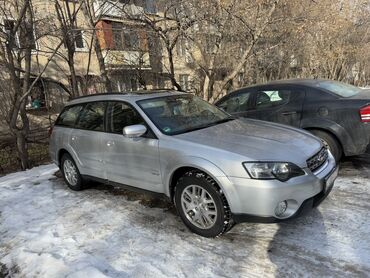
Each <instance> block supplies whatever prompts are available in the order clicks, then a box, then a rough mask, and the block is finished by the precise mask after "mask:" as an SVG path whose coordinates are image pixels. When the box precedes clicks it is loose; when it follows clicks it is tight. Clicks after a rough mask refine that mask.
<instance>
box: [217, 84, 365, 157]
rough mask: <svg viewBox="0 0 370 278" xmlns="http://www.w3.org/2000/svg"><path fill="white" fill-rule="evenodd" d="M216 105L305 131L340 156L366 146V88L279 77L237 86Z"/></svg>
mask: <svg viewBox="0 0 370 278" xmlns="http://www.w3.org/2000/svg"><path fill="white" fill-rule="evenodd" d="M216 105H217V106H219V107H220V108H222V109H223V110H225V111H226V112H228V113H230V114H232V115H235V116H240V117H248V118H255V119H260V120H265V121H271V122H277V123H282V124H287V125H292V126H295V127H300V128H303V129H306V130H309V131H310V132H312V133H313V134H315V135H316V136H318V137H320V138H321V139H322V140H323V141H324V143H325V144H326V145H327V146H328V147H329V149H330V150H331V152H332V154H333V155H334V157H335V158H336V159H337V160H339V159H340V158H341V156H342V155H343V154H344V155H346V156H352V155H358V154H362V153H364V152H365V151H366V148H368V147H370V90H363V89H360V88H357V87H354V86H352V85H348V84H345V83H341V82H337V81H332V80H320V79H291V80H280V81H274V82H271V83H267V84H264V85H256V86H251V87H246V88H242V89H239V90H237V91H234V92H231V93H230V94H228V95H226V96H224V97H223V98H222V99H220V100H219V101H218V102H217V103H216Z"/></svg>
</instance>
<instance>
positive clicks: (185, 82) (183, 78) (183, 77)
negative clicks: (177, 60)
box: [179, 74, 190, 91]
mask: <svg viewBox="0 0 370 278" xmlns="http://www.w3.org/2000/svg"><path fill="white" fill-rule="evenodd" d="M179 81H180V86H181V89H183V90H184V91H188V90H189V89H190V86H189V74H180V75H179Z"/></svg>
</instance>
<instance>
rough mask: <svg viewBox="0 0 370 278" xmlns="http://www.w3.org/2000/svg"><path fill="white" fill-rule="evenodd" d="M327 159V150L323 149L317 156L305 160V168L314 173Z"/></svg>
mask: <svg viewBox="0 0 370 278" xmlns="http://www.w3.org/2000/svg"><path fill="white" fill-rule="evenodd" d="M328 157H329V153H328V149H327V148H325V147H323V148H322V149H321V150H320V151H319V152H318V153H317V154H315V155H314V156H313V157H311V158H309V159H307V166H308V168H310V170H311V172H315V171H316V170H317V169H319V168H320V167H321V166H322V165H323V164H324V163H325V162H326V161H327V160H328Z"/></svg>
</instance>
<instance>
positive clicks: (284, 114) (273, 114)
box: [246, 86, 305, 127]
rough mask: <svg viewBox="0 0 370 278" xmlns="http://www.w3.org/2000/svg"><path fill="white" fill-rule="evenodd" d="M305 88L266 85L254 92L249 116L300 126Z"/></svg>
mask: <svg viewBox="0 0 370 278" xmlns="http://www.w3.org/2000/svg"><path fill="white" fill-rule="evenodd" d="M304 97H305V91H304V89H302V88H300V87H293V86H285V87H284V86H266V87H263V88H260V89H258V90H256V91H255V92H254V105H253V109H251V110H249V111H248V113H247V115H246V116H247V117H250V118H255V119H259V120H264V121H270V122H276V123H281V124H286V125H292V126H295V127H299V126H300V123H301V117H302V107H303V101H304Z"/></svg>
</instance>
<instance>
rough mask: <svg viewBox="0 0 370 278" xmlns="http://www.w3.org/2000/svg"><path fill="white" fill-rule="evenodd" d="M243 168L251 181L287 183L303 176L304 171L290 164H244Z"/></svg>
mask: <svg viewBox="0 0 370 278" xmlns="http://www.w3.org/2000/svg"><path fill="white" fill-rule="evenodd" d="M243 166H244V168H245V169H246V170H247V172H248V174H249V175H250V177H251V178H252V179H259V180H271V179H278V180H280V181H287V180H289V179H291V178H293V177H297V176H301V175H304V174H305V173H304V171H303V170H302V169H301V168H299V167H298V166H297V165H295V164H293V163H290V162H244V163H243Z"/></svg>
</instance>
